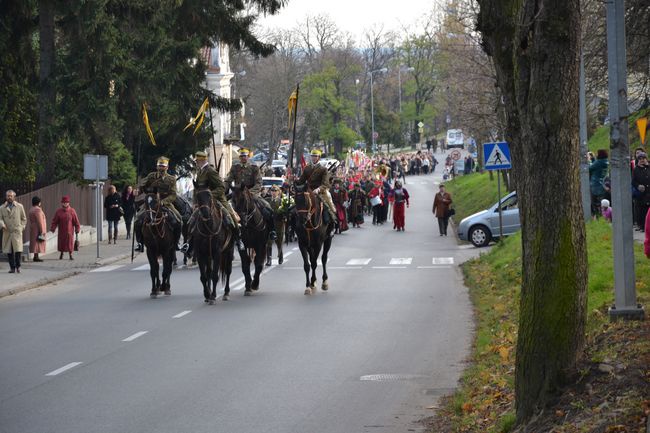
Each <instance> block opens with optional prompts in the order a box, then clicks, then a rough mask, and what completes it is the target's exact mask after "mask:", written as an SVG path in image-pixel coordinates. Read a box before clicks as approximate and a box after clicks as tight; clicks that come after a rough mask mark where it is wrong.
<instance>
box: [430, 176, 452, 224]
mask: <svg viewBox="0 0 650 433" xmlns="http://www.w3.org/2000/svg"><path fill="white" fill-rule="evenodd" d="M451 203H452V200H451V195H450V194H449V193H448V192H447V191H446V190H445V186H444V185H443V184H440V191H439V192H438V193H437V194H436V197H435V198H434V199H433V214H434V215H435V216H436V218H438V230H439V231H440V236H447V227H448V226H449V209H450V208H451Z"/></svg>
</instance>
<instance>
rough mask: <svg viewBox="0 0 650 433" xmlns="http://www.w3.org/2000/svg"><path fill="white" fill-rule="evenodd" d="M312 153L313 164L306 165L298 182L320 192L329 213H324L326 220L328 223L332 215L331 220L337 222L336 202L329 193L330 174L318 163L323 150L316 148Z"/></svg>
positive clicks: (317, 192)
mask: <svg viewBox="0 0 650 433" xmlns="http://www.w3.org/2000/svg"><path fill="white" fill-rule="evenodd" d="M310 155H311V164H309V165H308V166H306V167H305V169H304V170H303V172H302V174H301V175H300V178H299V179H298V180H297V181H296V183H297V184H298V185H303V184H305V183H307V184H308V185H309V189H311V190H312V191H313V192H315V193H316V194H319V195H320V198H321V200H322V201H323V203H325V207H326V208H327V213H325V214H323V218H324V222H325V223H326V224H327V223H329V220H328V217H330V218H331V221H334V223H335V224H337V218H336V210H335V207H334V203H332V197H331V196H330V193H329V188H330V174H329V172H328V171H327V169H326V168H325V167H323V166H322V165H320V164H319V163H318V161H319V160H320V156H321V151H320V150H318V149H314V150H312V151H311V152H310Z"/></svg>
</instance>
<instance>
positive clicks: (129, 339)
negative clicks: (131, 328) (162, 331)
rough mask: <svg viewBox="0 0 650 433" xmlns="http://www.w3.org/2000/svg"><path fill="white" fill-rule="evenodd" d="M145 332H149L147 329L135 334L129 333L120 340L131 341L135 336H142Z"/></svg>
mask: <svg viewBox="0 0 650 433" xmlns="http://www.w3.org/2000/svg"><path fill="white" fill-rule="evenodd" d="M147 332H149V331H140V332H136V333H135V334H133V335H131V336H130V337H126V338H125V339H124V340H122V341H126V342H128V341H133V340H135V339H136V338H139V337H142V336H143V335H144V334H146V333H147Z"/></svg>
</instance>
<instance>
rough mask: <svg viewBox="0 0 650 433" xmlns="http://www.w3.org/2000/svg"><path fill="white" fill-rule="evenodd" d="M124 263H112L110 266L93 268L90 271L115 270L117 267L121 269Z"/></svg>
mask: <svg viewBox="0 0 650 433" xmlns="http://www.w3.org/2000/svg"><path fill="white" fill-rule="evenodd" d="M123 267H124V265H110V266H102V267H101V268H97V269H93V270H92V271H90V272H110V271H114V270H115V269H120V268H123Z"/></svg>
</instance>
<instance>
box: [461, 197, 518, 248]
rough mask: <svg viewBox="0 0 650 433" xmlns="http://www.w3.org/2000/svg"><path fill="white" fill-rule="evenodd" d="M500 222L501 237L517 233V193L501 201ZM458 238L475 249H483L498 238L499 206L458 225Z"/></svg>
mask: <svg viewBox="0 0 650 433" xmlns="http://www.w3.org/2000/svg"><path fill="white" fill-rule="evenodd" d="M501 220H502V224H503V235H504V236H509V235H512V234H514V233H516V232H518V231H519V229H520V228H521V223H520V222H519V206H518V201H517V192H516V191H513V192H511V193H510V194H508V195H506V196H505V197H503V198H502V199H501ZM458 238H459V239H461V240H463V241H470V242H471V243H472V244H474V246H476V247H485V246H487V245H488V244H489V243H490V241H491V240H493V239H498V238H499V204H498V203H495V204H494V205H493V206H492V207H490V208H488V209H486V210H483V211H481V212H478V213H475V214H474V215H470V216H468V217H467V218H463V220H462V221H461V222H460V224H458Z"/></svg>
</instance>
